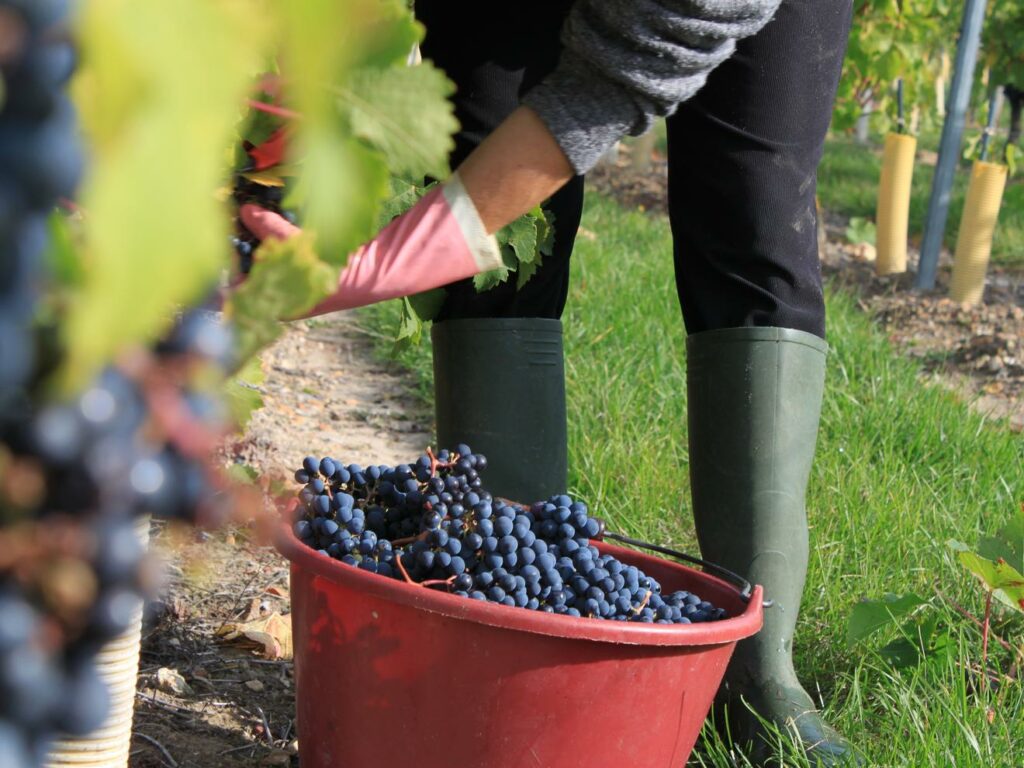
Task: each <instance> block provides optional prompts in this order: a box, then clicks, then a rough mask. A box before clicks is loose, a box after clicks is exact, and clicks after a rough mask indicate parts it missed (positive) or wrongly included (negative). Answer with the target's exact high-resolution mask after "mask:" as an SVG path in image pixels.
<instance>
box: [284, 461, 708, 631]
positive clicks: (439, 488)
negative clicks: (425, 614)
mask: <svg viewBox="0 0 1024 768" xmlns="http://www.w3.org/2000/svg"><path fill="white" fill-rule="evenodd" d="M486 467H487V459H486V458H485V457H484V456H483V455H481V454H474V453H473V452H472V450H471V449H470V448H469V446H467V445H462V444H460V445H458V446H456V447H455V449H454V450H451V451H450V450H442V451H440V452H439V453H438V454H437V455H436V456H434V455H433V454H431V453H429V452H428V453H427V454H426V455H423V456H421V457H419V458H418V459H417V460H416V461H415V462H414V463H412V464H400V465H398V466H396V467H390V466H370V467H366V468H363V467H360V466H358V465H355V464H349V465H345V464H343V463H342V462H339V461H336V460H335V459H332V458H323V459H317V458H315V457H313V456H308V457H306V458H305V459H304V460H303V465H302V468H301V469H298V470H297V471H296V472H295V480H296V481H297V482H299V483H301V484H302V485H303V488H302V489H301V490H300V491H299V494H298V498H299V505H300V509H301V515H300V517H299V519H298V520H297V521H296V522H295V524H294V532H295V535H296V536H297V537H298V538H299V539H300V540H301V541H302V542H303V543H304V544H306V545H307V546H309V547H311V548H313V549H316V550H318V551H319V552H320V553H321V554H323V555H325V556H327V557H332V558H334V559H336V560H340V561H341V562H342V563H345V564H346V565H350V566H353V567H357V568H362V569H364V570H367V571H370V572H371V573H377V574H380V575H382V576H387V577H391V578H396V579H404V580H405V581H408V582H414V583H418V584H421V585H423V586H425V587H428V588H433V589H443V590H445V591H448V592H450V593H452V594H455V595H459V596H461V597H466V598H470V599H473V600H482V601H487V602H491V603H499V604H501V605H507V606H510V607H518V608H527V609H530V610H539V611H543V612H545V613H554V614H559V615H567V616H575V617H589V618H595V619H608V620H612V621H632V622H643V623H656V624H689V623H695V622H702V621H712V620H716V619H721V618H724V616H725V611H724V610H723V609H721V608H716V607H715V606H713V605H712V604H711V603H709V602H707V601H706V600H701V598H700V597H699V596H697V595H694V594H691V593H689V592H686V591H678V592H673V593H671V594H667V595H666V594H663V593H662V589H661V585H660V584H659V583H658V582H657V581H656V580H655V579H653V578H651V577H650V576H647V575H646V574H644V573H643V572H642V571H641V570H639V569H638V568H636V567H635V566H632V565H627V564H625V563H622V562H621V561H619V560H618V559H616V558H615V557H613V556H611V555H608V554H602V553H601V552H600V551H599V550H598V549H597V548H596V547H595V546H594V545H593V544H592V543H591V540H592V539H593V538H595V537H597V536H599V535H600V533H601V531H602V526H601V524H600V522H599V521H598V520H597V519H596V518H593V517H591V516H590V514H589V511H588V509H587V506H586V505H585V504H584V503H583V502H581V501H574V500H573V499H572V498H570V497H569V496H566V495H557V496H553V497H551V498H550V499H548V500H547V501H541V502H537V503H536V504H533V505H532V506H530V507H528V508H527V507H522V506H519V505H518V504H513V503H510V502H508V501H505V500H503V499H498V498H494V497H493V496H492V495H491V494H490V493H489V492H488V491H486V490H485V489H484V488H483V484H482V480H481V477H480V472H482V471H483V470H484V469H486Z"/></svg>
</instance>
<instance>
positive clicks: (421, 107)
mask: <svg viewBox="0 0 1024 768" xmlns="http://www.w3.org/2000/svg"><path fill="white" fill-rule="evenodd" d="M454 91H455V89H454V86H452V84H451V82H450V81H449V80H448V78H446V77H445V76H444V73H443V72H441V70H439V69H437V68H436V67H434V66H433V65H431V64H429V63H427V62H424V63H423V64H420V65H419V66H416V67H393V68H390V69H379V68H377V67H364V68H361V69H359V70H357V71H356V72H354V73H353V74H352V77H351V79H350V80H349V82H348V83H347V85H344V86H339V87H338V88H337V89H336V92H337V94H338V97H339V106H340V108H341V110H342V113H343V114H347V115H348V119H349V121H350V124H351V126H352V133H353V134H354V135H355V136H358V137H359V138H361V139H363V140H364V141H365V142H367V144H369V145H370V146H372V147H374V148H375V149H377V150H379V151H380V152H381V153H382V154H383V155H384V157H385V158H386V159H387V164H388V168H389V170H390V171H391V172H392V173H395V174H399V175H405V176H410V177H413V178H417V177H421V176H432V177H434V178H435V179H444V178H445V177H447V175H448V154H449V153H450V152H451V150H452V149H453V148H454V146H455V144H454V142H453V141H452V134H454V133H455V131H457V130H458V127H459V124H458V121H457V120H456V119H455V114H454V108H453V106H452V104H451V102H449V101H448V97H449V96H451V95H452V93H454Z"/></svg>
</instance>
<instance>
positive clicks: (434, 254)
mask: <svg viewBox="0 0 1024 768" xmlns="http://www.w3.org/2000/svg"><path fill="white" fill-rule="evenodd" d="M239 215H240V216H241V218H242V223H244V224H245V226H246V228H247V229H248V230H249V231H250V232H252V233H253V234H254V235H256V237H258V238H259V239H261V240H263V239H265V238H267V237H276V238H278V239H282V240H284V239H287V238H289V237H292V236H294V235H295V234H297V233H298V232H300V231H301V230H300V229H299V228H298V227H296V226H295V225H293V224H290V223H289V222H288V221H287V220H285V219H284V218H283V217H281V216H279V215H277V214H276V213H273V212H271V211H267V210H266V209H263V208H260V207H259V206H256V205H252V204H247V205H243V206H242V208H241V210H240V212H239ZM465 228H466V224H465V221H463V222H461V223H460V221H459V219H458V218H457V216H456V215H453V211H452V206H451V204H450V203H449V200H448V198H447V197H446V195H445V189H444V187H442V186H439V187H437V188H435V189H434V190H432V191H431V192H429V193H428V194H427V195H425V196H424V197H423V198H422V199H421V200H420V201H419V202H418V203H417V204H416V205H415V206H413V207H412V208H411V209H410V210H408V211H406V212H405V213H404V214H402V215H401V216H399V217H398V218H396V219H395V220H394V221H392V222H391V223H390V224H388V225H387V226H386V227H385V228H384V229H383V230H381V232H380V233H379V234H378V235H377V236H376V237H375V238H374V239H373V240H371V241H370V242H369V243H367V244H366V245H364V246H362V247H360V248H359V250H357V251H356V252H355V253H353V254H352V255H351V256H349V260H348V265H347V266H346V267H345V268H344V269H343V270H342V271H341V274H340V275H339V277H338V288H337V290H336V291H335V292H334V293H333V294H332V295H331V296H329V297H327V298H326V299H324V300H323V301H322V302H321V303H320V304H318V305H317V306H316V307H314V308H313V309H312V310H311V311H310V312H309V314H308V315H307V317H312V316H314V315H322V314H326V313H328V312H336V311H338V310H341V309H352V308H353V307H362V306H365V305H367V304H373V303H376V302H378V301H385V300H387V299H395V298H398V297H400V296H411V295H412V294H415V293H420V292H421V291H427V290H430V289H432V288H439V287H441V286H442V285H447V284H448V283H453V282H455V281H456V280H462V279H464V278H467V277H472V276H473V275H476V274H478V273H479V272H482V271H484V270H486V269H491V268H493V267H494V266H497V264H495V263H488V257H487V256H486V255H481V253H480V251H479V249H478V250H474V248H472V247H471V246H470V242H469V241H470V239H471V238H473V237H474V233H471V232H466V231H465ZM490 258H491V259H493V257H490Z"/></svg>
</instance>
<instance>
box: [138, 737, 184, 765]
mask: <svg viewBox="0 0 1024 768" xmlns="http://www.w3.org/2000/svg"><path fill="white" fill-rule="evenodd" d="M135 735H136V736H138V737H139V738H140V739H144V740H146V741H148V742H149V743H150V744H152V745H153V746H154V747H156V748H157V749H159V750H160V754H161V755H163V756H164V759H165V760H166V761H167V763H168V765H170V766H171V768H178V761H177V760H175V759H174V758H173V757H171V753H170V752H168V751H167V747H165V746H164V745H163V744H161V743H160V742H159V741H157V740H156V739H154V738H153V737H152V736H147V735H146V734H144V733H141V732H140V731H136V732H135Z"/></svg>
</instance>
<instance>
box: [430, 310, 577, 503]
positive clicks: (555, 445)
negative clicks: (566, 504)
mask: <svg viewBox="0 0 1024 768" xmlns="http://www.w3.org/2000/svg"><path fill="white" fill-rule="evenodd" d="M431 338H432V340H433V353H434V403H435V412H436V418H437V439H438V444H439V446H442V447H451V446H454V445H455V444H456V443H460V442H462V443H466V444H468V445H469V446H470V447H471V448H472V449H473V450H474V451H477V452H479V453H483V454H484V455H485V456H486V457H487V459H488V468H487V470H486V471H485V473H484V475H485V479H486V487H487V488H488V489H489V490H491V492H492V493H494V494H495V495H496V496H502V497H504V498H507V499H511V500H514V501H520V502H523V503H527V504H529V503H531V502H534V501H538V500H540V499H546V498H548V497H550V496H552V495H554V494H557V493H564V492H565V490H566V486H567V484H568V482H567V458H566V441H567V435H566V415H565V365H564V361H563V356H562V323H561V321H559V320H551V319H547V318H487V319H467V320H447V321H445V322H443V323H435V324H434V326H433V328H432V330H431Z"/></svg>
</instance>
